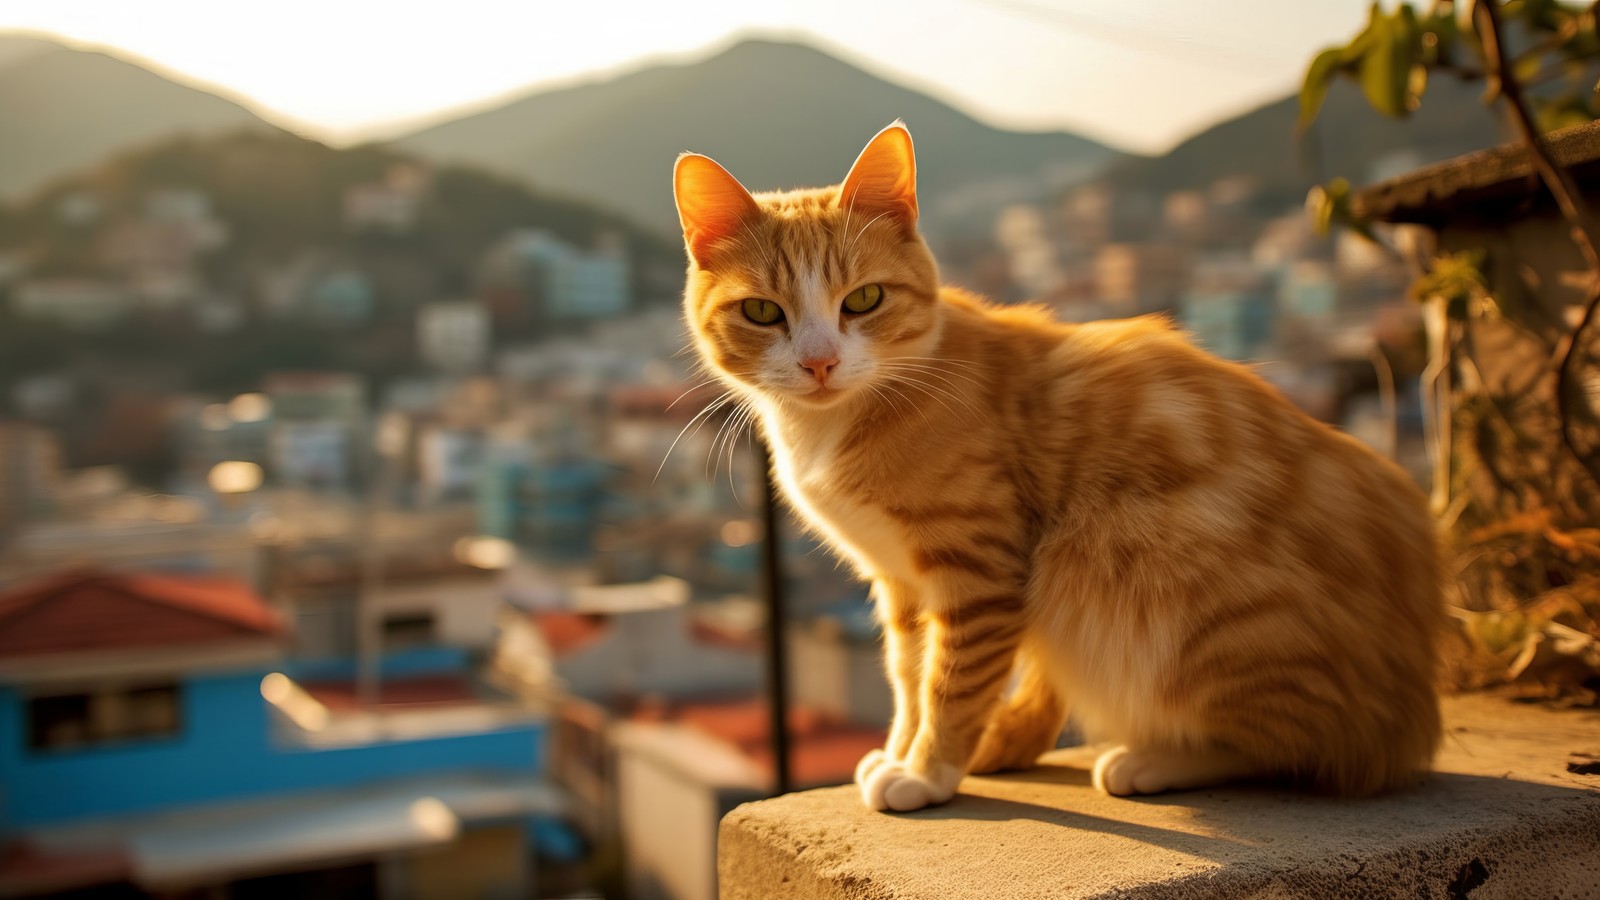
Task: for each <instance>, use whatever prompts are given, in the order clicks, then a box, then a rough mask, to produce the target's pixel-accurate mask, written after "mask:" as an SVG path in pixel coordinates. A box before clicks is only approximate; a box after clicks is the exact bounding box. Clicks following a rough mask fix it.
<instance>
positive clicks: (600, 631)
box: [528, 612, 611, 659]
mask: <svg viewBox="0 0 1600 900" xmlns="http://www.w3.org/2000/svg"><path fill="white" fill-rule="evenodd" d="M528 618H529V620H530V621H532V622H533V626H534V627H535V628H537V629H539V633H540V634H541V635H543V636H544V640H545V643H547V644H549V645H550V652H551V653H553V654H555V658H556V659H565V658H566V657H568V656H571V655H572V654H574V653H577V652H578V651H579V650H582V649H583V648H584V647H587V646H589V645H590V644H592V643H594V642H595V641H598V640H600V637H601V636H602V635H604V634H605V633H606V631H607V630H608V629H609V628H610V627H611V623H609V622H607V621H606V618H605V617H604V616H597V615H590V614H587V613H573V612H536V613H530V614H529V617H528Z"/></svg>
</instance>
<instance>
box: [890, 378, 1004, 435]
mask: <svg viewBox="0 0 1600 900" xmlns="http://www.w3.org/2000/svg"><path fill="white" fill-rule="evenodd" d="M880 371H884V372H886V373H888V374H889V376H890V377H893V378H898V379H899V380H901V381H904V382H906V383H908V384H912V385H915V386H917V387H920V388H922V389H923V390H925V391H927V392H928V393H929V395H930V396H933V397H934V399H935V400H938V401H939V402H940V404H942V405H943V406H944V407H945V409H948V410H950V412H951V414H952V415H955V410H954V409H952V408H951V407H950V406H949V404H946V403H944V401H943V400H942V399H940V398H941V397H948V398H949V399H951V400H953V401H955V402H957V403H959V404H961V405H962V406H963V407H965V408H966V409H967V410H968V411H969V412H971V413H972V414H973V415H976V416H978V417H979V419H982V418H983V411H982V410H980V409H979V408H978V407H976V406H974V405H973V404H972V402H971V401H969V400H968V399H967V398H966V397H963V396H961V395H960V394H959V393H957V392H955V391H954V390H952V389H951V388H949V387H942V386H940V385H936V384H932V383H929V382H927V381H923V380H922V379H921V378H919V377H918V376H920V375H928V374H933V373H927V372H918V371H916V370H912V369H896V368H895V367H893V366H884V367H882V368H881V369H880ZM957 418H958V419H960V418H962V417H961V416H959V415H958V416H957ZM962 421H963V422H965V421H966V420H965V419H962Z"/></svg>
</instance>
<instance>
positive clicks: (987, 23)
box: [0, 0, 1367, 152]
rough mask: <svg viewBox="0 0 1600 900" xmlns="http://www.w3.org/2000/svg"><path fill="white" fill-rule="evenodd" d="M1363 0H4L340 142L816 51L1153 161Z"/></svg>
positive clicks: (36, 25)
mask: <svg viewBox="0 0 1600 900" xmlns="http://www.w3.org/2000/svg"><path fill="white" fill-rule="evenodd" d="M1366 7H1367V0H1210V2H1206V0H898V2H878V0H789V2H766V0H626V2H624V0H573V2H565V3H553V2H548V0H449V2H407V0H398V2H397V0H387V2H382V0H275V2H272V3H261V2H248V0H0V28H27V29H39V30H44V31H48V32H53V33H55V34H59V35H63V36H66V37H69V38H73V39H75V40H79V41H86V42H92V43H98V44H107V45H111V46H113V47H116V48H120V49H122V50H124V51H126V52H127V53H129V54H131V55H133V56H135V57H138V58H141V59H143V60H145V61H151V62H155V63H157V64H159V66H161V67H164V68H166V69H167V70H169V71H170V72H171V73H177V74H179V75H182V76H186V77H188V78H191V79H195V80H199V81H202V82H206V83H209V84H210V85H214V86H220V87H222V88H224V89H226V90H227V91H228V92H231V93H232V94H233V95H234V96H235V97H236V98H239V99H242V100H244V101H246V102H247V103H248V104H249V105H251V106H253V107H254V108H256V109H257V110H258V111H261V112H263V113H265V114H267V115H268V116H269V117H272V118H275V119H277V120H278V121H280V122H285V123H287V124H290V125H292V126H294V127H298V128H301V129H304V130H308V131H310V132H312V133H314V134H317V135H319V136H322V137H324V138H329V139H333V140H336V141H338V140H349V139H354V138H357V137H362V136H370V135H374V134H382V133H384V131H385V130H394V129H395V127H396V124H397V123H400V122H405V121H408V120H409V121H414V120H416V119H418V118H424V119H427V118H433V117H437V116H438V114H439V113H440V112H441V111H442V110H446V109H450V108H454V107H460V106H462V105H473V104H482V103H485V102H486V101H489V100H492V99H493V98H496V97H500V96H503V95H505V94H507V93H508V92H518V91H520V90H521V89H523V88H526V87H528V86H529V85H534V84H559V83H562V82H570V81H573V80H581V79H585V78H589V77H594V76H595V75H599V74H604V73H607V72H614V71H617V70H619V69H627V68H631V67H634V66H636V65H639V64H640V63H641V61H643V60H646V59H651V58H677V59H692V58H695V57H697V56H702V55H705V54H707V53H708V52H711V51H712V50H715V49H717V48H720V47H722V46H725V45H726V44H727V43H728V42H729V41H731V40H732V39H733V37H734V36H735V35H737V34H740V33H744V32H749V31H757V32H760V33H762V34H765V35H767V36H783V35H790V36H794V37H799V38H803V39H809V40H811V41H812V42H813V43H817V44H819V45H821V46H823V47H825V48H827V49H829V50H831V51H833V52H834V53H836V54H837V55H839V56H841V57H843V58H845V59H847V60H849V61H850V62H852V63H855V64H857V65H859V66H861V67H863V68H865V69H868V70H870V71H873V72H875V73H877V74H879V75H883V76H887V77H890V78H893V79H895V80H898V81H901V82H902V83H906V84H908V85H910V86H912V87H916V88H919V89H921V90H924V91H926V92H928V93H931V94H934V95H935V96H937V97H939V98H941V99H943V100H946V101H948V102H951V103H953V104H954V105H956V106H958V107H960V108H961V109H963V110H965V111H967V112H969V113H971V114H973V115H976V116H978V117H979V118H982V119H984V120H985V121H988V122H990V123H992V124H996V125H1001V126H1006V127H1014V128H1065V129H1070V130H1075V131H1079V132H1082V133H1084V134H1086V135H1088V136H1090V137H1094V138H1098V139H1100V140H1104V141H1107V142H1110V143H1113V144H1116V145H1118V146H1121V147H1124V148H1127V149H1132V150H1138V151H1144V152H1155V151H1160V150H1164V149H1166V148H1167V147H1169V146H1171V145H1172V144H1173V143H1175V142H1177V141H1179V140H1181V139H1182V138H1184V137H1186V136H1188V135H1189V134H1191V133H1193V132H1195V131H1197V130H1199V129H1201V128H1203V127H1205V126H1206V125H1209V124H1211V123H1212V122H1215V121H1217V120H1218V119H1221V118H1224V117H1226V116H1228V115H1231V114H1234V113H1237V112H1242V111H1244V110H1246V109H1249V108H1251V107H1253V106H1255V105H1258V104H1260V103H1261V102H1263V101H1266V100H1270V99H1274V98H1276V97H1279V96H1281V95H1283V94H1285V93H1287V92H1289V91H1290V90H1292V89H1294V87H1295V86H1296V85H1297V84H1298V81H1299V78H1300V75H1301V72H1302V71H1303V67H1304V65H1305V63H1306V62H1307V60H1309V58H1310V57H1311V55H1312V54H1313V53H1314V52H1315V51H1316V50H1317V49H1319V48H1320V47H1322V46H1324V45H1326V44H1330V43H1334V42H1336V41H1340V40H1342V39H1345V38H1348V37H1349V36H1350V35H1352V34H1354V33H1355V31H1356V30H1357V29H1358V28H1359V27H1360V25H1361V23H1362V22H1363V21H1364V19H1365V17H1366Z"/></svg>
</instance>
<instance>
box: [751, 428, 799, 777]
mask: <svg viewBox="0 0 1600 900" xmlns="http://www.w3.org/2000/svg"><path fill="white" fill-rule="evenodd" d="M752 443H753V444H754V446H755V451H756V462H757V464H758V465H759V466H760V467H761V485H762V494H763V496H762V505H761V526H762V527H761V580H762V589H763V590H762V593H763V594H764V595H765V596H764V598H763V599H765V600H766V602H767V713H768V715H769V716H770V722H771V725H770V727H771V731H772V772H773V780H774V782H775V784H774V792H775V793H778V794H787V793H788V792H789V791H790V790H791V789H792V788H793V785H792V784H791V783H790V781H789V654H788V652H787V651H786V649H785V645H784V640H783V631H784V629H783V625H784V621H785V618H784V614H783V567H782V560H781V559H780V556H779V549H780V544H781V541H780V540H779V536H778V494H777V491H776V489H775V488H774V487H773V484H772V456H771V454H769V453H768V452H767V445H766V442H764V441H762V440H761V438H760V437H759V436H758V437H757V438H756V439H755V440H754V441H753V442H752Z"/></svg>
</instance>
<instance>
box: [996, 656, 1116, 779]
mask: <svg viewBox="0 0 1600 900" xmlns="http://www.w3.org/2000/svg"><path fill="white" fill-rule="evenodd" d="M1017 658H1018V661H1019V662H1020V663H1021V668H1020V671H1019V672H1018V678H1017V686H1016V689H1015V690H1014V691H1012V693H1011V696H1010V697H1008V698H1007V699H1006V702H1005V703H1004V704H1003V705H1001V707H1000V708H999V709H997V710H995V713H994V715H993V716H992V717H991V718H990V719H989V724H988V725H987V726H985V727H984V730H983V736H982V737H980V738H979V739H978V749H977V751H976V752H974V753H973V754H972V762H971V763H970V764H969V765H968V766H967V771H969V772H971V773H973V774H974V775H983V774H987V773H989V772H1003V771H1007V770H1019V769H1031V768H1033V766H1034V763H1035V762H1037V761H1038V759H1039V755H1040V754H1041V753H1044V752H1045V751H1046V750H1049V749H1051V748H1053V747H1055V745H1056V739H1057V738H1058V737H1060V736H1061V728H1062V726H1064V725H1065V724H1066V720H1067V704H1066V701H1065V700H1064V699H1063V698H1062V697H1061V693H1060V691H1058V690H1057V689H1056V686H1055V685H1054V684H1053V683H1052V682H1051V681H1050V678H1049V676H1048V675H1046V674H1045V671H1044V667H1043V666H1041V665H1040V664H1039V663H1038V662H1036V661H1035V660H1034V659H1033V657H1032V654H1030V653H1028V652H1026V651H1024V652H1021V653H1019V654H1018V655H1017ZM1084 768H1088V766H1084Z"/></svg>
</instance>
